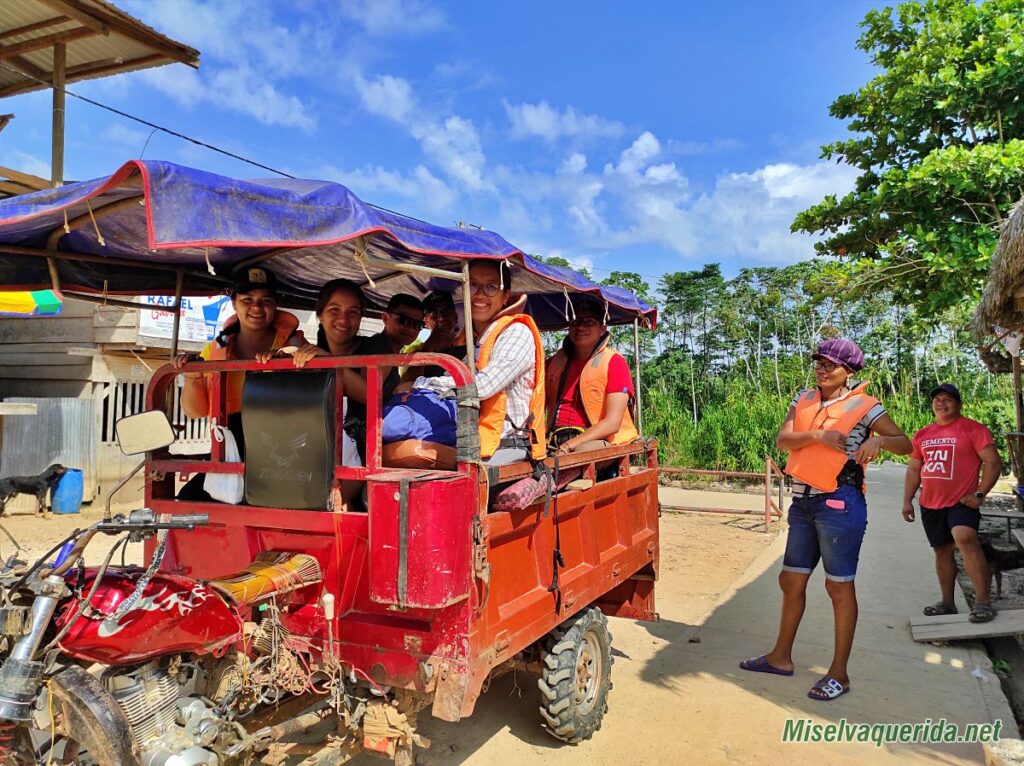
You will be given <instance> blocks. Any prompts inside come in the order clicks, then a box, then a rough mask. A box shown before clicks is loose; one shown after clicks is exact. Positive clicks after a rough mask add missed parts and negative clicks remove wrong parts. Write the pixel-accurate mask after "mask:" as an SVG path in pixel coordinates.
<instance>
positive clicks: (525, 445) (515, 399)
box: [413, 258, 546, 465]
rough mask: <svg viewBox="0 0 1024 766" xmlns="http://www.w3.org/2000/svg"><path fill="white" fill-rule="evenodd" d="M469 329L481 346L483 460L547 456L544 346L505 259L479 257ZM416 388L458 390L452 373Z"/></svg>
mask: <svg viewBox="0 0 1024 766" xmlns="http://www.w3.org/2000/svg"><path fill="white" fill-rule="evenodd" d="M469 292H470V306H469V311H467V312H465V313H466V314H467V321H466V324H467V328H465V329H463V331H462V333H460V336H461V337H457V338H456V344H457V345H458V344H463V345H464V344H465V332H466V330H467V329H471V330H472V332H473V340H474V342H475V345H476V353H475V354H474V356H475V358H476V369H477V373H476V380H475V382H476V388H477V393H478V395H479V397H480V456H481V458H483V459H484V460H485V461H486V462H488V463H490V464H492V465H506V464H508V463H514V462H517V461H520V460H525V459H527V457H528V456H532V457H533V458H534V459H536V460H540V459H542V458H543V457H544V456H545V436H546V430H545V427H544V423H545V420H544V344H543V342H542V340H541V337H540V332H539V331H538V329H537V325H536V324H535V323H534V321H533V319H532V318H530V317H529V316H528V315H526V314H524V313H523V309H524V307H525V305H526V296H525V295H522V296H518V297H517V298H516V299H515V300H513V297H512V270H511V268H510V267H509V265H508V263H507V262H505V261H498V260H492V259H488V258H480V259H477V260H474V261H472V262H471V263H470V266H469ZM413 385H414V388H420V389H429V390H432V391H435V392H437V393H439V394H442V395H448V394H451V393H453V392H454V389H455V381H454V380H453V379H452V377H451V376H450V375H441V376H438V377H431V378H427V377H420V378H417V379H416V381H415V383H414V384H413Z"/></svg>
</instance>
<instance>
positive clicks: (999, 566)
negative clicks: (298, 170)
mask: <svg viewBox="0 0 1024 766" xmlns="http://www.w3.org/2000/svg"><path fill="white" fill-rule="evenodd" d="M980 542H981V550H982V552H983V553H984V554H985V561H987V562H988V568H989V570H990V571H991V572H992V576H993V577H995V578H996V597H999V596H1002V595H1003V572H1005V571H1006V570H1007V569H1020V568H1021V567H1024V551H1022V550H1010V551H1008V550H1004V549H1002V548H996V547H995V546H994V545H992V543H990V542H989V541H988V540H985V539H982V540H980Z"/></svg>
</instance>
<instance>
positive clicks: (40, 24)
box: [0, 16, 71, 40]
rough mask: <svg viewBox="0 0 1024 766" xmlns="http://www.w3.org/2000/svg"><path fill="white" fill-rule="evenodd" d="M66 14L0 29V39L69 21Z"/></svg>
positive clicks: (18, 35)
mask: <svg viewBox="0 0 1024 766" xmlns="http://www.w3.org/2000/svg"><path fill="white" fill-rule="evenodd" d="M70 20H71V19H69V18H68V17H67V16H55V17H53V18H52V19H43V20H42V21H33V22H32V23H31V24H26V25H25V26H23V27H14V29H4V30H0V40H6V39H7V38H8V37H20V36H21V35H27V34H28V33H29V32H38V31H39V30H40V29H46V28H47V27H55V26H57V25H58V24H63V23H64V22H65V21H70Z"/></svg>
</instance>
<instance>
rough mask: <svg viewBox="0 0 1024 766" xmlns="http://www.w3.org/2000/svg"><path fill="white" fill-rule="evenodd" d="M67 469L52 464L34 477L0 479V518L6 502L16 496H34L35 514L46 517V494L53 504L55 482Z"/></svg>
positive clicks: (58, 464)
mask: <svg viewBox="0 0 1024 766" xmlns="http://www.w3.org/2000/svg"><path fill="white" fill-rule="evenodd" d="M67 471H68V469H67V468H65V467H64V466H62V465H61V464H60V463H54V464H53V465H51V466H50V467H49V468H47V469H46V470H45V471H43V472H42V473H41V474H38V475H36V476H11V477H10V478H7V479H0V516H3V515H4V510H5V508H6V507H7V501H8V500H10V499H11V498H12V497H17V496H18V495H35V496H36V513H41V514H42V515H43V518H46V517H47V515H48V509H47V507H46V494H47V493H48V492H49V493H50V503H51V504H52V503H53V491H54V489H56V487H57V481H58V480H59V479H60V477H61V476H63V475H64V474H65V473H67Z"/></svg>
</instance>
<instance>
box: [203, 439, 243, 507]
mask: <svg viewBox="0 0 1024 766" xmlns="http://www.w3.org/2000/svg"><path fill="white" fill-rule="evenodd" d="M210 438H211V439H216V440H217V441H219V442H224V462H225V463H241V462H242V456H241V455H239V454H238V445H237V444H236V443H235V435H234V434H233V433H231V429H230V428H225V427H224V426H219V425H217V421H216V420H214V421H213V423H212V424H211V426H210ZM203 489H205V490H206V493H207V494H208V495H209V496H210V497H212V498H213V499H214V500H219V501H220V502H222V503H230V504H231V505H236V504H238V503H240V502H242V498H243V497H245V477H244V476H242V474H240V473H208V474H206V478H205V479H203Z"/></svg>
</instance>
